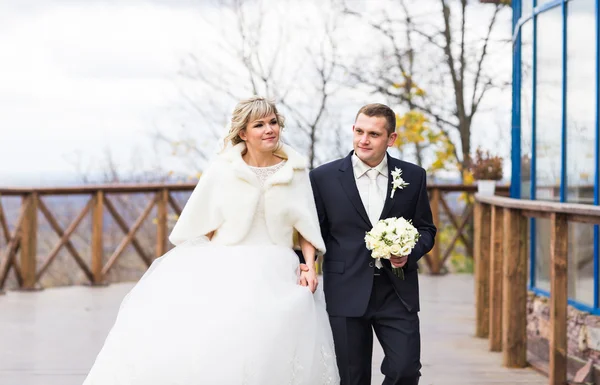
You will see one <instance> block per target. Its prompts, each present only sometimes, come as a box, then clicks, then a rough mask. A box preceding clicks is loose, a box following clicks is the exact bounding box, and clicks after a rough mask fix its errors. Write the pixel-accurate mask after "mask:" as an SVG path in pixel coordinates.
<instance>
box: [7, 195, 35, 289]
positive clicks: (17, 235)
mask: <svg viewBox="0 0 600 385" xmlns="http://www.w3.org/2000/svg"><path fill="white" fill-rule="evenodd" d="M30 204H31V201H30V200H27V201H25V202H24V203H23V204H21V208H20V212H19V218H18V219H17V223H16V224H15V229H14V231H13V234H12V236H11V237H10V240H9V242H8V245H7V246H6V251H5V252H4V256H3V257H2V258H0V289H2V288H4V285H5V284H6V278H7V277H8V272H9V271H10V268H11V266H12V267H13V268H15V269H17V270H15V271H17V277H18V279H19V286H23V274H22V273H21V271H20V270H19V269H18V266H17V263H16V260H15V258H16V253H17V251H18V250H19V248H20V247H21V227H22V226H23V222H24V221H25V216H26V215H27V212H28V208H29V205H30Z"/></svg>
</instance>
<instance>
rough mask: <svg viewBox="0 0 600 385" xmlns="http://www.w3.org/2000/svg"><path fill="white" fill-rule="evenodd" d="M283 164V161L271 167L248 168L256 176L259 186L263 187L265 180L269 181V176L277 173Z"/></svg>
mask: <svg viewBox="0 0 600 385" xmlns="http://www.w3.org/2000/svg"><path fill="white" fill-rule="evenodd" d="M285 162H286V161H285V160H283V161H281V162H279V163H277V164H274V165H273V166H267V167H254V166H248V167H250V170H252V171H253V172H254V173H255V174H256V177H257V178H258V180H259V181H260V185H261V186H264V185H265V182H266V181H267V179H269V178H270V177H271V175H273V174H275V173H276V172H277V171H279V169H280V168H282V167H283V165H284V164H285Z"/></svg>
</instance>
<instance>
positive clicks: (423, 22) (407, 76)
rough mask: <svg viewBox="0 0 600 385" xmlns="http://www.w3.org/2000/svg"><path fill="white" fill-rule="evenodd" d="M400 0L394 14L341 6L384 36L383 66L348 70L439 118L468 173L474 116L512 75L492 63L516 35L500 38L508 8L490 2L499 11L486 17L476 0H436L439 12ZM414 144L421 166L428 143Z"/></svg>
mask: <svg viewBox="0 0 600 385" xmlns="http://www.w3.org/2000/svg"><path fill="white" fill-rule="evenodd" d="M391 3H392V2H390V4H391ZM393 3H395V5H396V7H395V8H394V10H395V12H394V13H393V14H394V15H398V17H395V18H393V17H392V16H391V15H392V13H390V12H383V13H382V15H381V16H379V17H376V18H374V17H372V15H371V14H369V15H366V14H364V13H361V12H358V11H355V10H353V9H351V8H350V7H349V6H348V5H346V4H342V12H343V13H344V14H345V15H347V16H349V17H353V18H358V19H359V20H361V21H362V22H364V23H366V24H367V25H369V26H370V27H371V28H372V29H373V30H375V31H377V32H378V33H379V36H380V37H381V38H382V39H381V40H382V44H381V48H380V52H379V57H378V59H379V60H377V61H376V65H373V66H371V67H368V68H366V69H365V67H364V65H361V66H360V67H358V66H347V67H346V70H347V71H348V72H349V73H350V74H351V75H352V78H353V79H354V81H355V82H358V83H361V84H365V85H368V86H369V87H371V89H372V91H374V92H377V93H380V94H382V95H385V96H386V97H388V98H389V99H390V100H391V101H393V102H394V103H396V104H397V105H402V106H404V107H405V108H407V109H408V110H417V111H420V112H422V113H424V114H425V115H426V116H427V117H429V119H430V120H431V121H433V122H435V124H436V126H437V128H438V129H439V130H440V131H441V132H442V133H443V135H444V136H445V137H446V138H447V139H448V140H449V141H450V142H451V143H453V144H454V146H453V147H454V148H453V151H454V157H455V158H456V162H457V165H458V168H459V171H461V174H462V175H463V176H464V174H463V173H462V171H464V170H465V169H466V168H467V167H468V162H469V154H470V152H471V129H472V122H473V119H474V117H475V116H476V114H477V113H478V112H480V111H481V109H482V101H483V100H484V98H485V96H486V95H488V94H489V92H490V90H492V89H495V88H496V89H498V88H504V87H506V86H507V85H508V84H509V83H508V77H509V74H508V75H507V74H502V73H501V72H498V73H494V71H493V67H494V63H493V62H492V61H491V60H490V53H491V50H492V48H496V49H498V48H499V47H502V46H504V45H506V44H507V43H508V42H509V41H510V38H509V37H508V38H504V39H503V38H496V37H495V36H496V32H495V31H496V30H497V28H498V27H497V26H498V24H499V23H498V20H499V18H500V15H501V12H502V10H503V9H505V8H506V7H505V5H502V4H494V5H488V6H487V7H492V8H493V11H492V12H491V14H490V15H489V16H488V18H487V19H486V20H481V14H483V13H485V11H486V9H482V7H485V6H482V5H477V4H469V2H468V1H467V0H460V1H457V2H449V1H447V0H439V1H437V2H436V3H434V2H433V0H431V1H430V3H434V4H437V7H436V9H435V10H434V11H427V12H421V13H420V14H419V12H418V11H417V10H416V7H415V5H417V3H416V2H414V1H413V2H411V1H409V0H396V1H393ZM474 7H479V8H478V9H477V12H478V17H479V19H478V20H477V22H473V23H468V20H469V19H471V20H473V17H472V14H473V13H474V12H475V11H474ZM483 22H485V28H484V29H483V31H481V30H480V29H479V28H477V27H478V26H480V25H481V24H482V23H483ZM482 32H483V33H482ZM507 34H508V33H507ZM508 35H509V34H508ZM505 72H506V71H505ZM415 146H416V149H415V152H416V158H417V161H418V162H419V163H422V162H423V156H424V154H423V147H422V145H421V144H419V143H416V144H415Z"/></svg>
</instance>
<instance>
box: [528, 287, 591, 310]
mask: <svg viewBox="0 0 600 385" xmlns="http://www.w3.org/2000/svg"><path fill="white" fill-rule="evenodd" d="M530 290H531V291H532V292H533V293H534V294H536V295H539V296H544V297H550V292H549V291H546V290H543V289H538V288H537V287H533V288H530ZM567 302H568V303H569V305H571V306H573V307H574V308H575V309H579V310H581V311H586V312H588V313H591V314H594V315H599V314H600V309H598V308H594V307H591V306H588V305H584V304H582V303H581V302H577V301H575V300H574V299H571V298H569V299H567Z"/></svg>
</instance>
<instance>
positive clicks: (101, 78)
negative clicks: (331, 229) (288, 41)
mask: <svg viewBox="0 0 600 385" xmlns="http://www.w3.org/2000/svg"><path fill="white" fill-rule="evenodd" d="M300 3H304V4H306V3H305V2H299V4H300ZM351 3H353V5H354V6H357V7H359V9H360V7H361V3H362V1H352V2H351ZM209 4H210V2H209V1H202V0H118V1H117V0H112V1H110V0H106V1H102V0H86V1H76V0H71V1H69V0H37V1H35V0H19V1H9V0H0V185H14V184H28V185H36V184H40V183H43V184H48V183H53V182H54V181H58V180H59V179H61V178H62V177H63V176H64V177H65V178H67V179H68V178H74V177H76V171H77V170H76V168H77V167H76V165H77V164H80V165H83V166H84V167H85V168H86V170H90V171H98V170H100V169H101V168H102V167H103V166H104V163H103V161H104V159H105V158H104V157H105V151H106V149H110V151H111V153H112V155H113V157H114V158H115V163H116V164H117V165H118V166H127V165H128V164H129V163H130V162H131V160H130V159H131V157H132V153H134V154H137V155H138V156H140V155H144V154H148V158H151V157H152V155H153V154H152V151H153V149H152V146H151V141H150V135H149V132H150V131H152V130H153V129H154V128H156V127H159V128H160V129H161V130H164V131H165V132H169V131H170V130H177V129H180V127H181V116H180V115H179V110H180V108H181V106H182V104H184V102H183V101H182V99H181V95H180V92H179V91H180V84H181V81H182V80H181V78H180V77H178V74H177V73H178V70H179V69H180V62H181V60H182V58H184V57H185V56H186V55H187V54H188V53H190V52H196V53H200V54H201V53H202V49H211V48H210V47H211V46H210V45H207V41H210V40H211V39H210V38H209V34H210V32H209V30H210V28H209V27H208V26H207V25H206V24H205V23H204V22H203V20H212V19H213V17H212V16H213V15H214V14H215V12H216V11H215V9H214V8H213V7H211V6H210V5H209ZM416 4H420V3H416ZM307 12H308V13H307V15H308V16H311V14H310V10H309V11H307ZM290 13H301V12H298V10H291V11H290ZM305 16H306V15H305ZM504 22H505V21H504ZM472 27H473V28H478V27H481V28H483V26H481V25H477V24H476V23H475V24H474V25H473V26H472ZM351 32H352V31H350V30H349V31H348V33H349V34H350V33H351ZM354 32H356V31H354ZM298 36H300V34H299V35H298ZM300 37H301V36H300ZM199 47H202V48H201V49H200V50H199ZM213 53H214V52H213ZM499 65H506V66H508V68H509V66H510V58H509V57H507V58H506V63H504V64H499ZM505 96H506V95H505ZM205 97H207V98H210V95H206V96H205ZM340 97H341V99H343V97H344V95H341V96H338V98H340ZM354 97H355V96H354V95H353V96H350V95H348V99H352V98H354ZM366 97H368V96H366ZM496 97H499V96H496ZM352 100H354V99H352ZM497 100H502V105H501V106H499V108H500V109H502V108H503V109H504V111H506V107H507V106H506V101H507V100H508V99H507V98H506V97H502V98H500V99H497ZM490 104H491V105H493V101H491V103H490ZM351 105H352V104H351ZM231 107H233V106H231ZM352 108H355V107H354V105H352ZM346 115H348V117H347V119H346V121H344V122H343V124H344V125H348V124H350V125H351V122H352V118H353V116H351V115H352V114H346ZM505 118H506V116H505V117H504V118H500V120H499V118H498V116H497V114H495V113H493V112H492V113H490V114H488V116H487V118H486V123H485V124H484V125H481V124H480V125H479V127H480V128H478V129H479V130H480V131H481V130H482V129H484V130H485V128H486V127H494V128H495V127H498V126H499V125H504V124H505V123H506V122H510V120H509V119H505ZM481 127H483V128H481ZM507 132H508V131H507ZM496 137H498V138H503V140H506V138H507V137H509V136H507V134H506V133H504V134H502V135H499V136H498V135H496ZM504 150H506V146H504Z"/></svg>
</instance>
